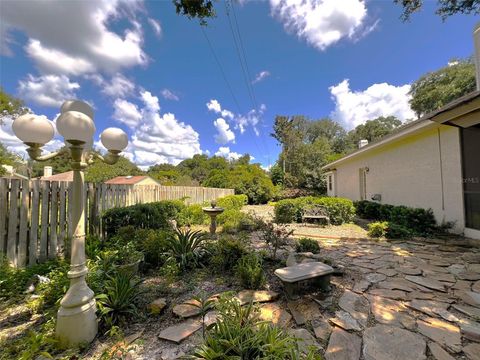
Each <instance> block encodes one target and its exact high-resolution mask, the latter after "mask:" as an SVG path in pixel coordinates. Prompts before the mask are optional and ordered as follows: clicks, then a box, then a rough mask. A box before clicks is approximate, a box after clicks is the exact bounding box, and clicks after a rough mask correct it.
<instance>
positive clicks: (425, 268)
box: [139, 239, 480, 360]
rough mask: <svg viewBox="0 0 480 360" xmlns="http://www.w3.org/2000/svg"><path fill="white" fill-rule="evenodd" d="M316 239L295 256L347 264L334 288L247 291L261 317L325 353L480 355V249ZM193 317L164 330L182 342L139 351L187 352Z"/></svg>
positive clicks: (375, 358)
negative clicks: (292, 293)
mask: <svg viewBox="0 0 480 360" xmlns="http://www.w3.org/2000/svg"><path fill="white" fill-rule="evenodd" d="M318 241H319V243H320V245H321V248H322V250H321V253H320V254H318V255H314V254H311V253H304V254H296V256H295V259H296V260H297V261H299V262H302V261H309V260H310V259H314V260H315V261H322V260H323V261H327V262H329V263H331V264H333V265H334V267H336V268H343V271H344V274H343V276H333V277H332V290H331V292H330V293H329V294H322V293H320V292H318V293H316V292H311V293H306V294H305V295H303V296H302V297H301V298H300V299H298V300H290V301H289V300H287V298H286V297H285V296H284V294H283V293H282V288H281V283H279V282H278V283H277V284H276V285H274V286H273V287H275V286H276V288H274V289H273V290H276V291H277V292H278V293H280V296H278V294H276V293H275V292H269V293H266V292H260V293H258V295H256V294H255V293H250V294H248V296H249V297H250V298H252V299H256V298H258V299H261V300H259V301H262V303H259V306H260V311H261V318H262V319H264V320H267V321H272V322H273V323H276V324H277V325H280V326H283V327H285V328H288V329H290V330H289V331H291V332H292V333H294V334H297V337H299V338H300V339H304V342H305V344H304V345H305V346H307V345H308V346H315V347H317V348H318V349H319V351H320V352H321V353H323V354H324V356H325V359H326V360H358V359H365V360H383V359H385V360H387V359H388V360H391V359H437V360H444V359H468V360H474V359H479V358H480V357H479V355H478V354H479V352H478V351H476V350H475V349H478V348H479V347H480V345H479V344H478V343H480V323H479V321H480V250H479V249H477V248H467V247H460V246H455V245H453V244H452V245H449V246H446V245H438V244H426V243H421V242H415V241H403V242H377V241H369V240H362V241H360V240H356V241H349V240H335V239H324V240H321V239H319V240H318ZM258 246H259V247H261V244H258ZM289 250H292V251H293V249H287V251H285V252H284V253H283V256H284V257H285V259H286V257H287V256H288V254H289ZM291 260H292V257H291V256H290V261H291ZM239 297H240V298H242V297H245V293H243V294H240V296H239ZM177 309H178V307H177ZM170 311H171V310H170ZM195 319H196V318H195V317H193V318H189V319H184V320H181V318H179V321H178V323H176V324H173V325H172V326H171V327H168V328H167V329H163V330H162V333H161V334H169V336H171V337H172V338H174V339H175V341H176V342H177V343H178V342H179V343H180V345H176V344H175V345H172V343H171V342H168V341H167V342H166V343H165V341H166V340H160V339H157V340H156V341H155V342H156V343H157V346H158V345H160V344H159V343H158V342H160V343H162V344H163V345H161V346H160V348H163V349H164V350H163V351H162V352H161V353H160V354H159V353H158V349H159V347H157V348H156V356H155V357H149V356H150V355H152V352H150V351H149V349H148V348H149V347H150V350H153V344H152V343H151V344H150V346H147V347H146V348H144V351H143V357H142V356H141V358H144V359H147V358H159V359H173V358H176V357H177V356H178V354H184V353H187V351H188V349H190V348H191V347H192V346H193V344H194V343H196V342H198V341H199V336H198V331H193V332H192V331H190V330H195V329H196V330H199V329H200V326H199V325H198V322H197V321H198V319H197V320H195ZM212 321H214V320H212ZM184 327H185V328H186V329H187V330H188V331H186V332H185V334H189V335H191V334H194V335H195V334H196V335H195V336H191V337H185V338H184V341H183V342H182V341H181V340H180V341H178V336H175V334H172V331H173V332H174V331H175V329H180V330H181V329H183V328H184ZM161 337H163V338H167V337H166V336H162V335H161ZM139 355H140V354H139Z"/></svg>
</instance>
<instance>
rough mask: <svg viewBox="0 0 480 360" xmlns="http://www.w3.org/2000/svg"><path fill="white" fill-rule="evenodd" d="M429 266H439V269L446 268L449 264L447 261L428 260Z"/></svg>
mask: <svg viewBox="0 0 480 360" xmlns="http://www.w3.org/2000/svg"><path fill="white" fill-rule="evenodd" d="M430 265H433V266H441V267H448V266H450V265H451V263H450V262H449V261H446V260H441V259H440V260H437V259H435V260H430Z"/></svg>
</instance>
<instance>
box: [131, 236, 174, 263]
mask: <svg viewBox="0 0 480 360" xmlns="http://www.w3.org/2000/svg"><path fill="white" fill-rule="evenodd" d="M139 232H140V233H141V234H142V238H141V240H140V242H139V249H140V251H142V252H143V254H144V256H145V263H146V264H147V265H148V266H152V267H157V266H160V265H162V264H163V263H164V262H165V252H166V249H167V239H168V238H170V237H171V236H172V235H173V230H170V229H169V230H152V229H146V230H140V231H139Z"/></svg>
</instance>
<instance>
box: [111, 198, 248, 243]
mask: <svg viewBox="0 0 480 360" xmlns="http://www.w3.org/2000/svg"><path fill="white" fill-rule="evenodd" d="M246 203H247V196H246V195H228V196H225V197H223V198H220V199H218V201H217V206H219V207H223V208H224V209H225V212H229V211H230V212H232V211H238V212H239V211H240V209H241V208H242V207H243V205H245V204H246ZM204 206H209V204H204ZM201 208H202V205H199V204H195V205H190V206H187V205H185V204H184V203H183V201H181V200H164V201H158V202H153V203H148V204H137V205H132V206H127V207H120V208H113V209H109V210H107V211H106V212H105V214H104V215H103V216H102V220H103V228H104V231H105V233H106V235H107V236H113V235H115V234H116V232H117V231H118V229H120V228H121V227H123V226H129V225H131V226H134V227H135V228H137V229H166V228H168V227H169V224H168V220H176V221H177V222H178V224H179V225H185V224H188V225H199V224H204V223H208V222H209V221H208V217H207V216H206V215H205V214H203V211H202V209H201Z"/></svg>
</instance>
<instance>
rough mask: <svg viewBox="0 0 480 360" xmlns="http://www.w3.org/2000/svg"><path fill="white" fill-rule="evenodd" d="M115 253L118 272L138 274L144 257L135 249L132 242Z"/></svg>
mask: <svg viewBox="0 0 480 360" xmlns="http://www.w3.org/2000/svg"><path fill="white" fill-rule="evenodd" d="M114 252H115V255H114V264H115V267H117V269H118V270H120V271H122V272H125V273H127V274H132V275H135V274H137V273H138V270H139V267H140V263H141V262H142V261H143V260H144V255H143V253H142V252H141V251H138V250H137V249H136V248H135V245H134V244H133V243H132V242H129V243H127V244H126V245H123V246H121V247H119V248H117V249H116V250H115V251H114Z"/></svg>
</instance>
